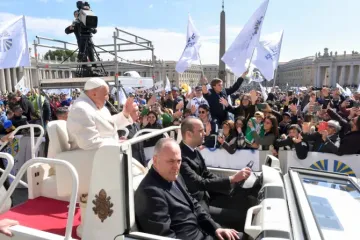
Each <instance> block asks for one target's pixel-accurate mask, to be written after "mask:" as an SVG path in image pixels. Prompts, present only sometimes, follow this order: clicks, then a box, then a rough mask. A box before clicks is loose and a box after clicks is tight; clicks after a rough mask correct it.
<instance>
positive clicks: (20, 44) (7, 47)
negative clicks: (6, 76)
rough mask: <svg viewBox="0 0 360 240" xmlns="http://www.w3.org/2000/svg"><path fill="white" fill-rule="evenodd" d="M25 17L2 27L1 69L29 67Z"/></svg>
mask: <svg viewBox="0 0 360 240" xmlns="http://www.w3.org/2000/svg"><path fill="white" fill-rule="evenodd" d="M29 66H30V56H29V47H28V42H27V35H26V24H25V16H21V17H18V18H16V19H13V20H11V21H9V22H5V23H2V24H1V25H0V69H3V68H14V67H29Z"/></svg>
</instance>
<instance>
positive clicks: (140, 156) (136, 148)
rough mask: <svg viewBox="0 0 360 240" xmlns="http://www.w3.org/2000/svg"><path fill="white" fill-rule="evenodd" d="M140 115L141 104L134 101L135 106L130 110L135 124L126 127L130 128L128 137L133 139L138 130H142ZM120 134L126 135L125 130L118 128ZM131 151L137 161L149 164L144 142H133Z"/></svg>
mask: <svg viewBox="0 0 360 240" xmlns="http://www.w3.org/2000/svg"><path fill="white" fill-rule="evenodd" d="M139 116H140V111H139V106H138V105H137V104H136V103H134V107H133V109H132V111H131V112H130V117H131V119H132V120H133V124H131V125H128V126H127V127H126V128H127V129H128V130H129V135H128V136H127V139H132V138H133V137H134V136H135V134H136V133H137V132H138V131H140V126H139ZM118 134H119V137H122V136H124V135H125V131H124V130H118ZM131 152H132V156H133V158H135V159H136V160H137V161H139V162H140V163H141V164H142V165H143V166H144V167H146V166H147V161H146V157H145V151H144V143H143V142H138V143H135V144H132V145H131Z"/></svg>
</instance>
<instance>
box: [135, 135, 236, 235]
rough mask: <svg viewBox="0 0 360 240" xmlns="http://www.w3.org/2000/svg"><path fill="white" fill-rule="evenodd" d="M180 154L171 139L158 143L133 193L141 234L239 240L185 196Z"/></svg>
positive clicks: (161, 140) (232, 231)
mask: <svg viewBox="0 0 360 240" xmlns="http://www.w3.org/2000/svg"><path fill="white" fill-rule="evenodd" d="M180 165H181V151H180V148H179V145H178V144H177V143H176V142H175V141H174V140H173V139H171V138H163V139H160V140H159V141H158V142H157V144H156V146H155V149H154V156H153V165H152V168H151V169H150V171H149V172H148V174H147V175H146V177H145V178H144V179H143V181H142V182H141V184H140V185H139V187H138V189H137V190H136V192H135V215H136V219H137V222H138V226H139V228H140V230H141V231H143V232H146V233H150V234H155V235H160V236H164V237H171V238H178V239H186V240H188V239H191V240H212V239H216V238H218V239H229V240H235V239H240V237H239V236H242V234H239V233H238V232H237V231H235V230H232V229H223V228H221V227H220V226H219V225H218V224H217V223H216V222H215V221H214V220H212V218H211V217H210V215H209V214H208V213H207V212H206V211H204V209H203V208H202V207H201V205H200V204H199V203H198V202H197V201H196V200H195V199H193V198H192V197H191V196H190V195H189V194H188V192H187V190H186V187H185V185H184V183H183V180H182V179H181V176H180V175H179V171H180Z"/></svg>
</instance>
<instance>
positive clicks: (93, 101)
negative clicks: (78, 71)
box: [67, 78, 135, 150]
mask: <svg viewBox="0 0 360 240" xmlns="http://www.w3.org/2000/svg"><path fill="white" fill-rule="evenodd" d="M108 98H109V87H108V85H107V84H106V82H105V81H104V80H103V79H101V78H91V79H89V80H88V81H87V82H86V83H85V86H84V92H83V93H81V94H80V97H79V98H78V99H76V101H75V102H74V104H73V105H72V107H71V109H70V112H69V116H68V120H67V130H68V133H69V143H70V145H71V149H78V148H80V149H84V150H91V149H97V148H100V147H101V146H104V145H117V144H118V143H119V137H118V134H117V130H118V129H120V128H124V127H126V126H128V125H130V124H132V123H133V121H132V118H131V117H130V112H131V111H132V110H133V108H134V107H135V106H134V100H133V98H128V99H127V101H126V104H125V106H124V108H123V111H122V112H121V113H118V114H115V115H113V116H111V114H110V112H109V110H108V109H107V108H106V107H105V102H106V100H108Z"/></svg>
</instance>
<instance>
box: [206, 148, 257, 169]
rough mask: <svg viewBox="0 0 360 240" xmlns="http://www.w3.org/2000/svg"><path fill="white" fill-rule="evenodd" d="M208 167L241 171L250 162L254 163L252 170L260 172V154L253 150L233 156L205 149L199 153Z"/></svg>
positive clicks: (239, 151) (219, 150) (238, 152)
mask: <svg viewBox="0 0 360 240" xmlns="http://www.w3.org/2000/svg"><path fill="white" fill-rule="evenodd" d="M200 152H201V155H202V156H203V157H204V159H205V164H206V166H208V167H215V168H230V169H242V168H244V167H246V164H248V163H249V162H250V161H254V165H253V167H252V169H253V170H254V171H260V152H259V151H255V150H238V151H236V152H235V153H234V154H230V153H228V152H227V151H226V150H224V149H216V150H215V151H214V150H209V149H207V148H205V149H203V150H201V151H200Z"/></svg>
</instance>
